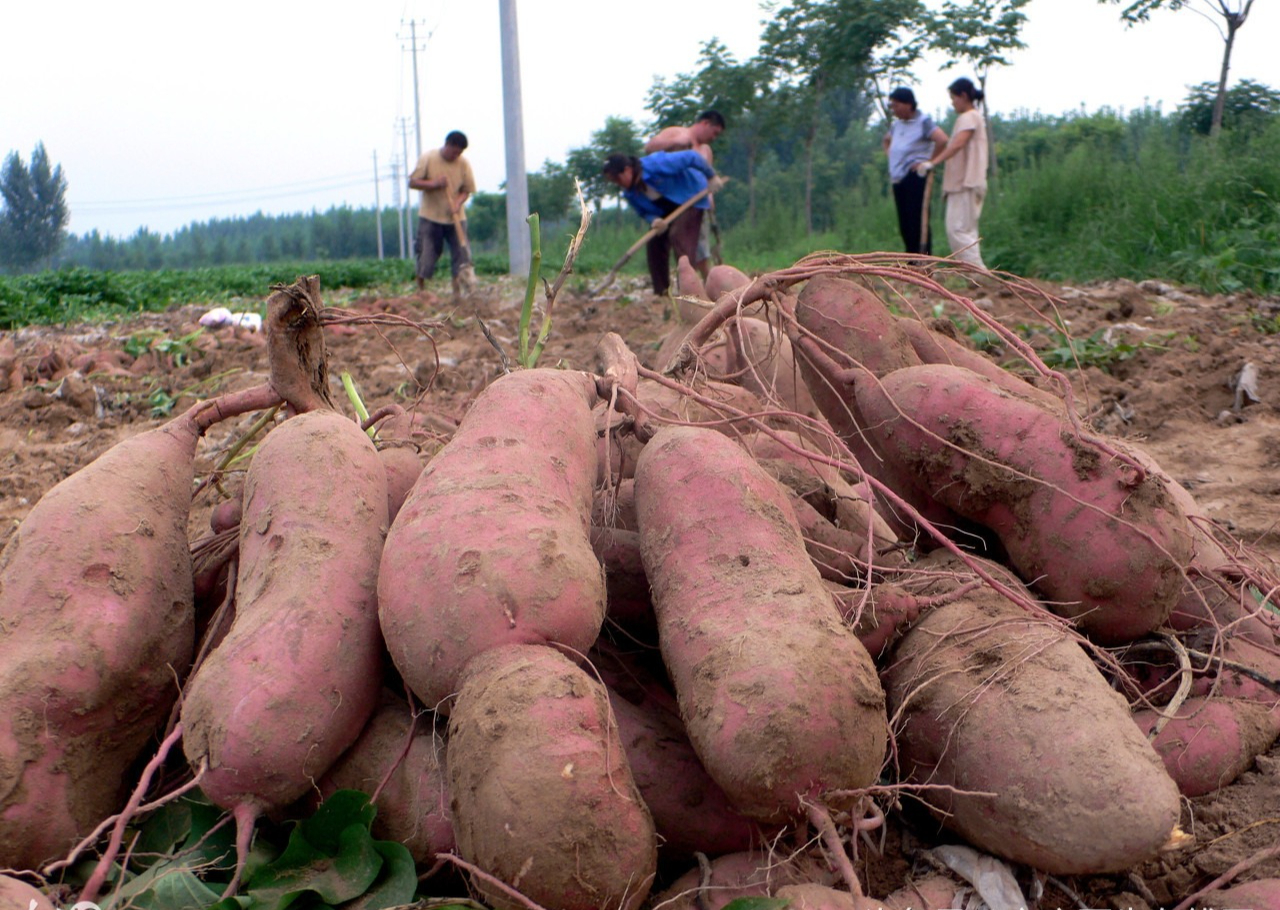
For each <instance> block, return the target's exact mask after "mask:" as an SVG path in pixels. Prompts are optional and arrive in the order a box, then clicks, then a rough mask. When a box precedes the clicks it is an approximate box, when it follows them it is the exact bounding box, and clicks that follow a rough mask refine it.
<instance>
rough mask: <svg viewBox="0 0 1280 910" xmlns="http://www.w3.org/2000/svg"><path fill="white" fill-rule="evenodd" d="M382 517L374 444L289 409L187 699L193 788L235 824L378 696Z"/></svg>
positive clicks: (330, 415)
mask: <svg viewBox="0 0 1280 910" xmlns="http://www.w3.org/2000/svg"><path fill="white" fill-rule="evenodd" d="M386 525H387V489H386V473H385V471H384V470H383V467H382V463H381V461H379V459H378V453H377V450H376V449H375V448H374V446H373V443H372V442H371V441H370V439H369V437H368V436H366V435H365V434H364V433H363V432H361V430H360V427H359V425H357V424H356V423H355V422H354V421H352V420H349V419H347V418H345V417H343V416H342V415H340V414H338V413H336V412H334V411H329V410H324V409H321V410H316V411H311V412H308V413H303V414H299V415H298V416H296V417H291V418H289V419H288V420H286V421H285V422H284V423H283V424H281V425H280V426H279V427H277V428H276V429H274V430H273V431H272V432H271V433H269V434H268V435H267V438H266V439H265V440H264V441H263V443H262V445H261V447H260V448H259V449H258V452H257V454H256V455H255V456H254V458H253V461H252V462H251V463H250V465H249V471H248V474H247V476H246V478H245V488H244V515H243V517H242V519H241V521H240V564H239V571H238V573H237V580H236V618H235V622H234V623H233V625H232V628H231V631H230V632H229V633H228V635H227V637H226V638H225V639H224V640H223V641H222V643H221V644H220V645H218V647H217V648H215V649H214V650H213V652H212V653H211V654H210V655H209V657H208V659H207V660H206V662H205V663H204V664H202V665H201V666H200V668H199V669H198V670H197V672H196V673H195V674H194V676H193V677H192V679H191V682H190V684H189V685H188V688H187V690H186V693H185V696H184V700H183V706H182V721H183V723H184V725H185V728H184V737H183V749H184V751H185V752H186V754H187V758H188V760H189V761H190V762H191V764H192V765H193V766H199V765H204V766H206V772H205V775H204V777H203V778H202V780H201V788H202V789H203V791H204V793H205V795H206V796H208V797H209V798H210V799H211V800H213V801H214V802H215V803H217V804H218V805H220V806H223V807H224V808H235V809H236V810H237V817H238V820H239V821H240V823H241V825H242V826H243V825H244V824H245V823H246V822H247V821H248V820H249V819H250V818H251V817H252V816H253V815H254V814H256V813H259V812H261V811H264V810H266V809H269V808H277V807H281V806H284V805H287V804H289V803H291V802H293V801H294V800H296V799H298V798H299V797H300V796H302V795H303V793H305V792H306V791H307V789H308V788H309V787H311V786H312V785H313V782H314V780H315V779H316V778H318V777H320V776H321V775H322V774H324V772H325V771H326V770H327V769H328V768H329V766H330V765H331V764H333V762H334V761H335V760H336V759H337V758H338V756H339V755H341V754H342V752H343V751H344V750H345V749H346V748H347V747H348V746H350V745H351V743H352V742H353V741H354V740H355V738H356V737H357V736H358V735H359V734H360V731H361V729H362V728H363V727H364V724H365V722H366V721H367V720H368V718H369V716H370V714H371V713H372V712H373V709H374V707H375V706H376V704H377V700H378V692H379V688H380V686H381V672H382V642H381V638H380V635H379V630H378V616H377V601H376V598H375V584H376V579H377V571H378V560H379V557H380V555H381V552H382V540H383V535H384V534H385V530H386ZM242 834H243V827H242Z"/></svg>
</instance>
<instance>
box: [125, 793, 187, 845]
mask: <svg viewBox="0 0 1280 910" xmlns="http://www.w3.org/2000/svg"><path fill="white" fill-rule="evenodd" d="M190 833H191V804H190V803H188V802H186V801H185V800H178V801H177V802H172V803H167V804H166V805H164V806H161V807H160V808H159V809H158V810H156V812H155V814H154V815H152V816H151V817H150V818H149V819H147V821H146V824H144V825H143V826H142V833H141V834H140V835H139V836H138V842H137V843H136V844H134V847H133V853H134V855H135V856H146V855H147V854H154V855H156V856H160V857H163V856H169V855H170V854H172V853H173V852H174V848H175V847H176V846H178V844H180V843H182V841H183V840H185V839H186V837H187V835H189V834H190Z"/></svg>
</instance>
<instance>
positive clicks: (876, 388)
mask: <svg viewBox="0 0 1280 910" xmlns="http://www.w3.org/2000/svg"><path fill="white" fill-rule="evenodd" d="M856 395H857V402H858V407H859V410H860V411H861V413H862V414H863V416H864V418H865V419H866V420H867V425H866V431H867V433H868V434H869V435H871V436H873V438H874V440H875V443H876V446H877V448H878V449H879V450H881V451H882V452H883V454H884V455H885V456H886V457H888V458H891V459H893V460H895V461H896V462H898V463H899V464H900V465H901V466H903V467H904V468H905V469H907V470H909V471H910V472H911V473H912V474H913V475H914V476H915V478H916V482H917V484H918V485H919V486H920V487H922V488H924V489H927V490H928V491H929V493H930V494H931V495H932V496H933V497H934V498H935V499H936V500H938V501H940V502H942V503H943V504H945V505H946V506H947V507H948V508H950V509H953V510H954V511H955V512H957V513H959V514H961V515H964V516H965V517H967V518H969V519H971V520H973V521H975V522H978V523H980V524H981V525H983V526H985V527H987V528H989V529H991V530H992V531H993V532H995V534H996V535H997V536H998V537H999V539H1000V542H1001V544H1002V545H1003V546H1004V548H1005V549H1006V550H1007V552H1008V558H1009V561H1010V563H1011V565H1012V566H1013V567H1014V568H1015V569H1016V570H1017V572H1018V574H1019V575H1020V576H1021V577H1022V578H1023V579H1024V580H1026V581H1028V582H1032V583H1033V584H1034V586H1035V587H1036V589H1037V590H1038V591H1039V592H1040V593H1041V594H1042V595H1043V596H1044V598H1045V599H1046V600H1047V601H1048V602H1049V603H1050V605H1051V606H1052V607H1053V609H1055V610H1056V611H1058V612H1060V613H1061V614H1062V615H1064V616H1068V617H1072V618H1076V619H1078V621H1079V623H1080V626H1081V627H1082V628H1083V629H1084V630H1086V631H1087V632H1088V634H1089V635H1091V636H1092V637H1094V638H1095V639H1096V640H1098V641H1100V642H1103V643H1107V644H1116V643H1121V642H1127V641H1131V640H1133V639H1134V638H1137V637H1139V636H1141V635H1144V634H1146V633H1147V632H1150V631H1151V630H1152V629H1154V628H1156V627H1157V626H1158V625H1160V624H1161V623H1162V622H1163V621H1164V620H1165V619H1166V618H1167V617H1168V615H1169V611H1170V610H1171V609H1172V607H1173V604H1174V603H1175V602H1176V600H1177V599H1178V597H1179V594H1180V592H1181V589H1182V584H1183V571H1182V569H1183V566H1184V565H1186V564H1187V561H1188V560H1189V559H1190V556H1191V532H1190V528H1189V526H1188V523H1187V519H1186V517H1185V516H1184V515H1183V513H1182V511H1181V510H1180V509H1179V508H1178V504H1177V502H1176V501H1175V499H1174V498H1173V496H1172V495H1171V494H1170V492H1169V490H1168V488H1167V487H1166V486H1165V485H1164V484H1163V483H1162V482H1161V479H1160V477H1159V476H1157V475H1155V474H1152V473H1150V472H1148V473H1146V474H1145V475H1144V477H1143V480H1142V481H1141V482H1140V483H1136V482H1134V480H1133V477H1134V475H1135V472H1134V470H1133V469H1131V468H1129V467H1128V466H1126V465H1123V464H1121V463H1119V462H1118V460H1116V459H1114V458H1112V457H1110V456H1109V455H1108V454H1107V453H1105V452H1104V451H1101V450H1100V449H1099V448H1098V447H1095V446H1094V445H1091V444H1090V443H1089V442H1088V441H1087V440H1085V439H1084V438H1081V437H1079V436H1077V435H1075V434H1074V432H1073V430H1072V428H1071V427H1070V425H1069V424H1067V423H1065V422H1064V420H1062V419H1061V418H1059V417H1058V416H1056V415H1054V414H1052V413H1050V412H1049V411H1048V410H1046V409H1044V408H1042V407H1040V406H1038V405H1036V404H1033V403H1031V402H1029V401H1027V400H1025V399H1022V398H1018V397H1016V396H1014V395H1011V394H1010V393H1008V392H1006V391H1005V390H1003V389H1001V388H1000V387H999V386H997V385H995V384H994V383H992V382H991V381H990V380H988V379H985V378H983V377H981V376H979V375H977V374H976V373H973V372H972V371H970V370H966V369H963V368H961V367H953V366H946V365H942V364H928V365H925V366H919V367H907V368H904V369H901V370H897V371H895V372H893V373H890V374H889V375H888V376H886V377H884V379H882V380H878V381H874V382H862V381H858V382H857V385H856Z"/></svg>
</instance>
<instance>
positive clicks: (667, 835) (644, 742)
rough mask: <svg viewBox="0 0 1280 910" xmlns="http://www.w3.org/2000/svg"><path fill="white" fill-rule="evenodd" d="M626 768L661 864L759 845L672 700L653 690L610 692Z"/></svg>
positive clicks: (754, 830) (756, 829)
mask: <svg viewBox="0 0 1280 910" xmlns="http://www.w3.org/2000/svg"><path fill="white" fill-rule="evenodd" d="M608 692H609V704H610V706H611V707H612V708H613V714H614V717H615V718H616V719H617V721H618V736H619V738H620V739H621V740H622V747H623V748H624V749H625V750H626V752H627V763H628V764H629V765H630V766H631V775H632V777H633V778H634V779H635V782H636V786H637V787H638V788H639V790H640V795H641V796H642V797H643V798H644V802H645V805H646V806H648V807H649V812H650V813H651V814H652V815H653V824H654V828H655V829H656V830H657V832H658V838H659V840H658V843H659V845H660V851H661V855H662V856H663V857H664V858H671V857H683V858H686V859H688V858H691V857H692V856H693V855H694V853H704V854H707V855H708V856H719V855H720V854H723V853H733V852H736V851H739V850H749V849H751V848H752V847H753V846H758V845H759V844H760V843H761V841H762V840H763V835H762V832H761V828H760V826H758V825H756V824H755V823H754V822H751V821H750V820H748V819H746V818H744V817H743V816H742V815H740V814H739V813H737V812H736V811H734V809H733V807H732V806H730V805H729V800H728V798H727V797H726V796H725V794H724V791H723V790H721V789H720V787H719V786H717V785H716V782H715V781H713V780H712V779H711V777H710V776H709V775H708V774H707V771H706V769H705V768H703V767H702V763H701V762H700V761H698V756H697V755H696V754H695V753H694V751H693V746H692V745H690V743H689V737H688V735H687V734H686V733H685V730H684V725H683V724H682V723H681V721H680V716H679V714H678V713H677V712H676V709H675V700H674V699H672V698H670V697H669V696H668V697H667V698H655V697H654V696H653V695H652V688H649V689H647V690H638V689H637V687H628V688H624V689H621V690H615V689H612V688H610V689H608Z"/></svg>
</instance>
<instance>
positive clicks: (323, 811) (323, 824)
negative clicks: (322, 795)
mask: <svg viewBox="0 0 1280 910" xmlns="http://www.w3.org/2000/svg"><path fill="white" fill-rule="evenodd" d="M377 814H378V810H377V809H375V808H374V807H373V804H372V803H370V802H369V797H368V795H367V794H365V793H361V792H360V791H359V790H339V791H338V792H337V793H334V794H333V795H332V796H330V797H329V798H328V799H326V800H325V801H324V802H323V803H321V804H320V808H319V809H316V811H315V814H314V815H312V816H311V817H310V818H308V819H306V820H304V821H303V822H302V824H301V828H302V834H303V836H305V837H306V839H307V840H308V841H310V842H311V843H312V844H313V845H315V846H316V847H317V848H319V849H321V850H323V851H325V852H326V853H328V854H330V855H331V856H332V855H336V854H337V852H338V840H339V838H340V837H341V836H342V834H343V832H345V831H346V830H347V828H349V827H350V826H351V825H361V826H363V827H364V829H365V831H368V830H369V826H370V825H371V824H373V818H374V816H375V815H377Z"/></svg>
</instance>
